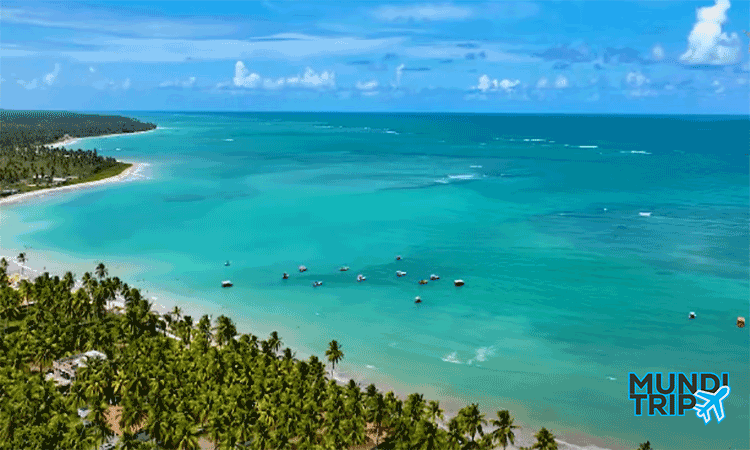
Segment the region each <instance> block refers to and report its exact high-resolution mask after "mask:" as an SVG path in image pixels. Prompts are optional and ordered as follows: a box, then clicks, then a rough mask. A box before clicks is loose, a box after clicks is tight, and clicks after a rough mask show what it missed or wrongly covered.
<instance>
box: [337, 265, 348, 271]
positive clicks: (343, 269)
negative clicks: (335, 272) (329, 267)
mask: <svg viewBox="0 0 750 450" xmlns="http://www.w3.org/2000/svg"><path fill="white" fill-rule="evenodd" d="M347 270H349V266H343V267H341V268H340V269H339V271H341V272H346V271H347Z"/></svg>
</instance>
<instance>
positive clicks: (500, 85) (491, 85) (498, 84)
mask: <svg viewBox="0 0 750 450" xmlns="http://www.w3.org/2000/svg"><path fill="white" fill-rule="evenodd" d="M519 84H521V80H510V79H507V78H504V79H502V80H498V79H494V80H493V79H490V77H489V75H487V74H484V75H482V76H481V77H479V80H478V82H477V85H476V86H472V89H476V90H479V91H481V92H497V91H503V92H507V93H511V92H514V91H515V88H516V86H518V85H519Z"/></svg>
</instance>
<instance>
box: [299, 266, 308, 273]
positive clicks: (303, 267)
mask: <svg viewBox="0 0 750 450" xmlns="http://www.w3.org/2000/svg"><path fill="white" fill-rule="evenodd" d="M299 271H300V272H306V271H307V267H305V266H299Z"/></svg>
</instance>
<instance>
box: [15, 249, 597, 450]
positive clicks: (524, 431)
mask: <svg viewBox="0 0 750 450" xmlns="http://www.w3.org/2000/svg"><path fill="white" fill-rule="evenodd" d="M9 250H10V249H4V252H5V253H7V252H8V251H9ZM0 257H4V258H5V259H6V260H7V261H8V275H9V276H10V275H11V274H17V273H19V272H20V268H21V267H22V266H21V264H19V263H18V262H17V261H16V260H15V256H9V255H0ZM23 268H24V278H28V279H29V280H30V281H32V282H33V279H34V278H35V277H37V276H40V275H41V274H42V273H43V272H44V271H43V270H38V269H35V268H33V267H30V266H28V265H23ZM47 272H49V273H50V276H51V277H54V276H55V275H58V276H60V277H62V276H63V275H64V273H54V270H47ZM71 272H74V271H73V270H71ZM92 272H93V270H92ZM123 281H125V282H127V281H126V280H123ZM134 283H138V281H135V282H134ZM128 284H129V285H131V287H136V288H138V289H140V290H141V292H142V296H143V298H145V299H146V300H148V301H149V302H151V311H153V312H154V313H157V314H159V315H160V316H163V315H164V314H168V313H171V311H172V310H173V308H174V307H175V306H178V307H180V309H182V310H183V311H182V312H183V315H184V314H186V313H191V312H192V313H194V314H192V315H193V318H194V320H197V319H198V318H199V317H200V315H202V314H207V315H208V316H209V317H211V319H212V320H214V319H215V317H214V316H215V314H212V313H211V312H210V311H208V310H206V309H201V308H200V306H199V305H198V304H197V303H195V302H191V303H190V305H189V306H190V308H189V309H184V308H183V307H184V306H188V305H184V304H183V303H182V302H180V301H177V300H175V299H173V298H171V297H169V295H167V296H166V297H165V296H164V292H162V291H159V292H158V293H157V292H149V290H148V289H145V288H142V287H138V286H135V285H134V284H133V283H129V282H128ZM81 287H82V283H81V281H80V280H79V279H76V282H75V285H74V287H73V289H74V290H76V289H79V288H81ZM154 294H156V295H158V297H156V296H154ZM167 294H168V293H167ZM157 302H158V303H157ZM106 308H107V310H108V311H111V312H115V313H116V308H122V310H124V308H125V304H124V301H123V300H122V298H120V297H119V295H118V298H116V299H115V300H112V301H108V302H107V307H106ZM196 314H198V315H196ZM188 315H190V314H188ZM228 317H229V318H230V319H232V320H233V321H234V318H233V317H231V316H229V315H228ZM237 331H238V333H240V334H247V333H253V334H255V333H254V332H253V330H244V329H240V328H239V327H238V330H237ZM167 335H168V336H169V337H173V338H174V336H171V334H170V333H167ZM258 337H259V338H260V337H261V336H260V335H259V336H258ZM282 338H283V336H282ZM290 348H291V347H290ZM292 351H293V352H294V351H295V349H294V348H292ZM295 353H296V352H295ZM302 353H305V352H302ZM316 356H318V357H319V358H321V361H322V362H324V363H325V364H326V366H327V365H328V364H327V363H326V362H325V357H321V356H320V355H316ZM298 358H299V356H298ZM351 369H354V370H351V371H344V370H342V369H341V368H337V369H336V370H334V371H333V376H331V375H330V371H329V370H326V378H329V379H331V378H332V379H333V380H335V381H336V382H337V383H338V384H339V385H342V386H344V385H346V384H347V383H348V382H349V380H350V379H352V380H354V381H355V383H357V385H358V386H360V388H361V389H365V388H366V387H367V386H368V385H369V384H374V385H375V386H377V388H378V390H380V391H382V392H383V393H386V392H388V391H393V392H394V394H396V396H397V397H398V398H400V399H401V400H406V396H407V395H408V394H410V393H412V392H416V391H409V390H408V389H407V390H403V391H402V389H399V388H395V387H390V386H384V384H386V385H387V384H388V383H387V382H385V383H383V382H378V381H376V380H372V379H369V378H368V377H367V376H366V375H365V374H363V373H360V372H361V371H359V370H357V369H355V368H351ZM384 387H387V388H386V389H383V388H384ZM428 400H437V401H439V402H440V404H441V407H442V408H443V409H444V417H445V420H443V421H440V420H438V422H437V423H438V425H439V426H440V427H441V428H443V429H447V424H448V421H449V420H450V419H451V418H453V417H454V416H456V415H457V414H458V409H456V408H452V407H450V406H449V405H450V404H451V400H448V399H446V398H430V399H428ZM464 406H465V405H464ZM480 408H481V406H480ZM482 412H483V413H484V414H485V419H486V420H487V421H488V422H489V421H490V420H493V419H495V413H494V411H492V412H488V411H482ZM512 414H513V411H512V410H511V415H512ZM515 425H517V426H519V427H520V428H518V429H517V430H516V439H515V445H508V447H507V448H508V450H520V447H529V446H531V445H533V444H534V443H535V442H536V440H535V439H534V437H533V435H534V434H535V433H536V432H537V431H539V430H538V428H536V427H529V426H528V424H526V423H523V422H519V421H517V420H516V422H515ZM484 429H485V433H490V432H491V431H492V430H493V427H492V426H490V425H488V426H486V427H484ZM550 431H552V433H553V434H554V433H555V430H554V429H552V430H550ZM576 437H577V438H578V439H582V440H583V441H584V442H589V443H587V444H572V443H569V442H566V441H564V440H562V439H559V438H556V439H555V441H556V442H557V445H558V450H612V449H611V448H609V447H600V446H598V445H596V444H592V443H591V442H602V441H604V440H605V439H606V438H604V437H598V436H588V435H586V434H584V433H576ZM497 448H499V447H497Z"/></svg>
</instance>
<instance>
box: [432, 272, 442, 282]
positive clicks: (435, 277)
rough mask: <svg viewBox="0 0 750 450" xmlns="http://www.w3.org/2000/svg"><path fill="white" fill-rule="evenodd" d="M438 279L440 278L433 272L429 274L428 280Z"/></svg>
mask: <svg viewBox="0 0 750 450" xmlns="http://www.w3.org/2000/svg"><path fill="white" fill-rule="evenodd" d="M439 279H440V277H439V276H437V275H435V274H434V273H433V274H432V275H430V280H433V281H435V280H439Z"/></svg>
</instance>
